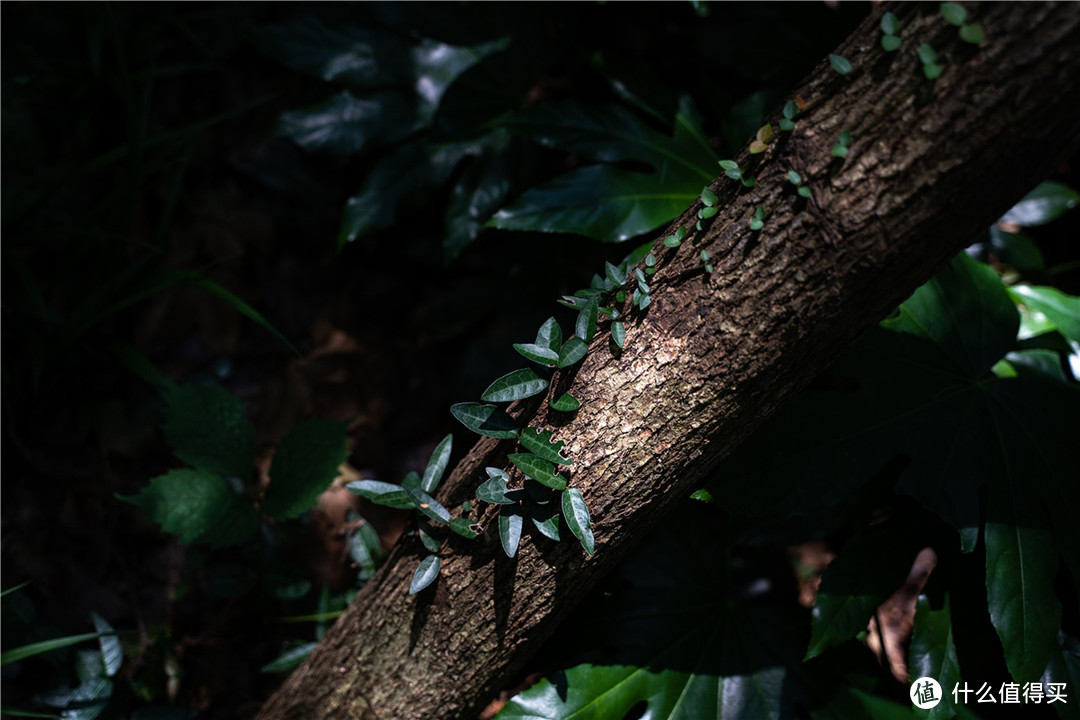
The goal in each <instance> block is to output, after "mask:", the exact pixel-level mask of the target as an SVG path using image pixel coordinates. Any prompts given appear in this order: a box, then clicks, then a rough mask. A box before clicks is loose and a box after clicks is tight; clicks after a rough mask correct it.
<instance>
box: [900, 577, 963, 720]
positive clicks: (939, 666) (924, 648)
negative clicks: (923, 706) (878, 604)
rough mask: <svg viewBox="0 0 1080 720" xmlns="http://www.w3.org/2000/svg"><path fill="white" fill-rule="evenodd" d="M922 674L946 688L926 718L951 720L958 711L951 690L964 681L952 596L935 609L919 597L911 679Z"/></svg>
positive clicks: (910, 651) (910, 657)
mask: <svg viewBox="0 0 1080 720" xmlns="http://www.w3.org/2000/svg"><path fill="white" fill-rule="evenodd" d="M921 677H932V678H934V679H935V680H937V681H938V682H939V683H940V684H941V687H942V689H943V690H945V692H944V693H942V698H941V702H940V703H939V704H938V705H937V707H934V708H931V709H930V711H929V712H928V713H926V717H927V718H929V720H948V718H951V717H953V715H955V714H956V711H957V708H956V705H955V704H954V703H953V697H952V693H950V692H949V691H948V689H951V688H952V687H953V686H954V685H955V684H956V683H959V682H963V678H962V677H961V676H960V661H959V660H958V659H957V657H956V640H955V638H954V637H953V624H952V616H951V615H950V612H949V598H948V596H946V597H945V606H944V607H943V608H941V609H940V610H932V609H931V608H930V602H929V601H928V600H927V599H926V597H925V596H922V597H920V598H919V600H918V603H917V604H916V608H915V626H914V627H913V628H912V632H911V646H910V647H909V648H908V679H909V680H910V681H912V682H914V681H915V680H916V679H918V678H921Z"/></svg>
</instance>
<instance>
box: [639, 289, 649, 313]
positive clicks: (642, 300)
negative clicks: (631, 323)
mask: <svg viewBox="0 0 1080 720" xmlns="http://www.w3.org/2000/svg"><path fill="white" fill-rule="evenodd" d="M651 303H652V298H650V297H649V296H648V295H646V294H645V293H642V294H641V295H640V297H638V307H639V308H641V309H642V310H644V309H645V308H647V307H649V305H650V304H651Z"/></svg>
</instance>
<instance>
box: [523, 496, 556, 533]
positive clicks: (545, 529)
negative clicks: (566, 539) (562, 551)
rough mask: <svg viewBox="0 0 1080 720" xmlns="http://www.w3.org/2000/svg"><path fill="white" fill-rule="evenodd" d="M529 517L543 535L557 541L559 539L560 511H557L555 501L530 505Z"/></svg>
mask: <svg viewBox="0 0 1080 720" xmlns="http://www.w3.org/2000/svg"><path fill="white" fill-rule="evenodd" d="M529 519H530V520H532V521H533V525H535V526H536V529H537V530H539V531H540V534H541V535H543V536H544V537H546V538H550V539H551V540H555V541H556V542H557V541H558V540H559V513H558V512H556V511H555V503H545V504H543V505H541V504H538V503H533V504H532V505H529Z"/></svg>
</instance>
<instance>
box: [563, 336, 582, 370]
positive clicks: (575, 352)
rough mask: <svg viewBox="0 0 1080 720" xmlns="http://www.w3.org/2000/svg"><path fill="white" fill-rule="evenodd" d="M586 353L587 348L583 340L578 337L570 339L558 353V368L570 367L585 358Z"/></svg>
mask: <svg viewBox="0 0 1080 720" xmlns="http://www.w3.org/2000/svg"><path fill="white" fill-rule="evenodd" d="M587 352H589V346H588V345H587V344H586V343H585V341H584V340H582V339H581V338H579V337H572V338H570V339H569V340H567V341H566V342H565V343H564V344H563V346H562V350H560V351H559V367H561V368H567V367H570V366H571V365H573V364H574V363H576V362H578V361H579V360H581V358H583V357H585V353H587Z"/></svg>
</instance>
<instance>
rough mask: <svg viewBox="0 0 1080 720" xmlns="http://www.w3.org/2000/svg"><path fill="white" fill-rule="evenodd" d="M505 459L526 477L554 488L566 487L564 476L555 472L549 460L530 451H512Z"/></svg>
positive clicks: (561, 488)
mask: <svg viewBox="0 0 1080 720" xmlns="http://www.w3.org/2000/svg"><path fill="white" fill-rule="evenodd" d="M507 459H508V460H510V462H511V463H513V465H514V467H516V468H517V469H518V470H520V471H521V472H522V473H524V474H525V476H526V477H530V478H532V479H533V480H535V481H536V482H538V483H540V484H542V485H546V486H547V487H549V488H552V489H554V490H565V489H566V478H564V477H563V476H562V475H557V474H556V473H555V466H554V465H553V464H552V463H551V462H549V461H547V460H544V459H543V458H540V457H537V456H536V455H533V454H532V453H512V454H510V455H508V456H507Z"/></svg>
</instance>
